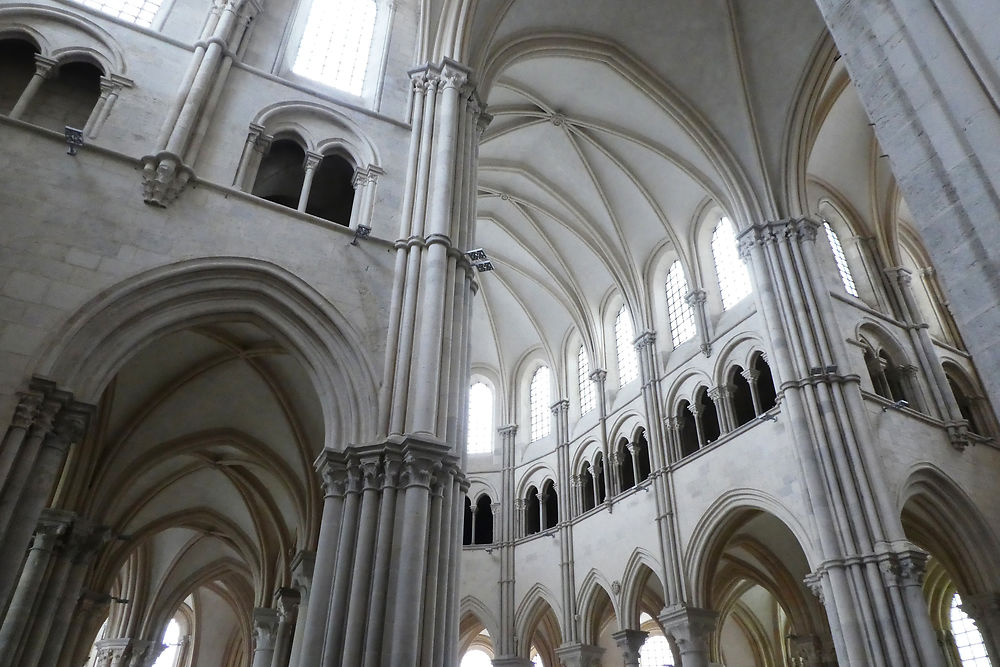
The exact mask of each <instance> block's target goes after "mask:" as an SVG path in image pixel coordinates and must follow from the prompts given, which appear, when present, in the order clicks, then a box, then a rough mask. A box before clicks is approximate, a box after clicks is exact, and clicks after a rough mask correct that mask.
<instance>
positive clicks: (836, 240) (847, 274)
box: [823, 220, 858, 296]
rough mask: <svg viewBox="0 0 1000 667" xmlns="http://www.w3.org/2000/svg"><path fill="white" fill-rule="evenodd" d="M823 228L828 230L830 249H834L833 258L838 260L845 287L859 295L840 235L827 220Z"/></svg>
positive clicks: (838, 268)
mask: <svg viewBox="0 0 1000 667" xmlns="http://www.w3.org/2000/svg"><path fill="white" fill-rule="evenodd" d="M823 229H825V230H826V238H827V240H828V241H830V250H832V251H833V259H834V260H836V262H837V270H838V271H840V280H841V281H842V282H843V283H844V289H845V290H847V293H848V294H850V295H851V296H858V288H857V286H856V285H855V284H854V276H852V275H851V267H849V266H848V265H847V257H846V256H845V255H844V246H842V245H840V237H839V236H837V232H835V231H833V227H831V226H830V223H829V222H827V221H826V220H824V221H823Z"/></svg>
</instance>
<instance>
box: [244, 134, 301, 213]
mask: <svg viewBox="0 0 1000 667" xmlns="http://www.w3.org/2000/svg"><path fill="white" fill-rule="evenodd" d="M305 158H306V152H305V150H304V149H303V148H302V146H300V145H299V143H298V142H297V141H294V140H292V139H276V140H274V141H273V142H272V143H271V149H270V150H269V151H268V152H267V155H265V156H264V157H263V159H262V160H261V162H260V168H259V169H258V170H257V178H256V179H254V182H253V188H252V189H251V193H252V194H254V195H255V196H257V197H260V198H261V199H266V200H267V201H270V202H274V203H275V204H281V205H282V206H287V207H288V208H292V209H294V208H297V207H298V205H299V195H300V194H301V192H302V183H303V181H304V179H305V169H304V168H303V162H304V161H305Z"/></svg>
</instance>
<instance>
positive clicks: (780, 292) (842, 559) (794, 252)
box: [685, 218, 943, 667]
mask: <svg viewBox="0 0 1000 667" xmlns="http://www.w3.org/2000/svg"><path fill="white" fill-rule="evenodd" d="M818 227H819V224H818V223H816V222H814V221H812V220H809V219H804V218H802V219H790V220H780V221H776V222H771V223H762V224H756V225H753V226H751V227H750V228H749V229H747V230H745V231H744V232H742V233H741V234H740V253H741V255H742V256H743V257H744V258H750V260H751V265H752V268H753V272H754V275H755V278H756V280H755V284H756V286H757V291H758V294H759V298H760V304H761V307H762V310H763V313H764V318H765V321H766V324H767V330H768V331H769V333H770V336H771V350H772V351H773V353H774V355H775V356H776V362H777V363H776V364H775V368H776V369H777V370H778V371H779V372H780V373H781V377H780V386H781V389H782V393H783V403H782V405H783V406H784V410H785V412H786V413H787V415H788V419H787V422H788V424H789V428H790V429H791V431H792V441H793V442H794V443H795V444H796V446H797V447H798V448H799V452H798V457H799V459H800V460H801V462H802V466H803V472H804V475H805V488H806V489H807V492H808V494H809V496H810V503H811V506H812V508H813V512H814V514H815V518H816V524H817V527H818V529H819V548H820V550H821V553H822V555H823V558H824V560H823V562H822V564H821V565H820V566H818V567H817V569H816V571H815V572H814V573H813V574H814V577H813V579H812V583H813V587H814V588H818V589H821V590H822V592H823V599H824V600H825V606H826V609H827V615H828V618H829V619H830V625H831V629H832V631H833V636H834V638H835V640H836V641H837V653H838V655H839V656H840V659H841V660H843V661H845V662H849V663H850V664H858V665H869V666H870V667H892V666H894V665H915V666H917V665H919V666H935V667H936V666H939V665H943V656H942V654H941V651H940V650H939V649H938V647H937V645H936V643H935V641H934V633H933V629H932V628H931V625H930V619H929V617H928V614H927V608H926V605H925V604H924V603H923V601H922V599H919V598H920V596H919V595H914V594H913V592H912V590H911V587H910V585H909V584H903V583H900V580H899V579H898V576H897V575H896V574H894V573H897V572H898V573H912V572H914V571H916V569H918V567H919V563H918V558H917V556H916V555H915V554H917V553H919V552H917V551H916V550H915V548H914V547H913V545H912V544H910V543H909V542H907V541H906V538H905V535H904V533H903V528H902V525H901V523H900V520H899V516H898V514H897V513H896V511H895V506H894V503H893V502H892V499H891V498H889V497H888V491H887V490H886V489H885V488H884V485H882V484H880V483H877V481H873V478H878V477H880V476H881V473H880V472H879V471H880V468H881V462H880V461H879V460H878V458H877V456H876V454H875V453H874V451H873V450H872V449H871V448H870V447H868V446H867V444H868V443H871V442H872V441H873V440H874V434H873V433H872V432H871V427H870V425H869V422H868V418H867V413H866V411H865V407H864V403H863V400H862V397H861V391H860V378H859V377H857V376H852V375H843V374H841V373H840V372H839V371H838V369H839V368H841V367H847V366H848V363H847V361H848V355H847V350H846V346H845V344H844V341H843V339H842V337H841V336H839V335H837V333H836V331H837V328H836V319H835V317H834V313H833V305H832V302H831V298H830V294H829V291H828V290H827V289H826V287H825V286H824V282H823V279H822V276H820V275H818V273H817V267H818V266H819V262H817V260H816V256H815V247H814V246H815V240H816V232H817V228H818ZM815 369H822V372H821V373H817V372H816V370H815ZM823 406H832V407H831V408H829V409H824V408H823ZM883 573H890V574H891V575H892V576H889V578H888V579H887V580H883ZM907 576H910V575H907ZM904 579H905V577H904ZM685 666H687V660H686V658H685Z"/></svg>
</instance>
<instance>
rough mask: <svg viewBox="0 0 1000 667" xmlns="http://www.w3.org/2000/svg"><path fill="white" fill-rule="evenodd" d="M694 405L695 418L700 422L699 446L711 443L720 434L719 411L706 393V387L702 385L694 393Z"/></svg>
mask: <svg viewBox="0 0 1000 667" xmlns="http://www.w3.org/2000/svg"><path fill="white" fill-rule="evenodd" d="M694 402H695V405H696V406H698V415H697V416H696V419H697V420H698V421H699V422H700V423H701V437H702V441H701V446H702V447H704V446H705V445H708V444H711V443H713V442H715V441H716V440H718V439H719V436H720V435H722V429H721V428H720V425H719V412H718V409H717V408H716V407H715V401H713V400H712V398H711V396H709V395H708V389H707V388H705V387H702V388H701V389H699V390H698V391H697V392H696V393H695V399H694Z"/></svg>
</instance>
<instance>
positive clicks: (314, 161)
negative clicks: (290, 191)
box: [302, 151, 323, 171]
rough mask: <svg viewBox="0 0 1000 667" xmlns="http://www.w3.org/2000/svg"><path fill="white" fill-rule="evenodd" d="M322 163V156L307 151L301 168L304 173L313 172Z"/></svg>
mask: <svg viewBox="0 0 1000 667" xmlns="http://www.w3.org/2000/svg"><path fill="white" fill-rule="evenodd" d="M322 162H323V156H322V155H321V154H319V153H313V152H311V151H307V152H306V157H305V159H304V160H303V161H302V168H303V169H305V170H306V171H315V169H316V167H318V166H319V165H320V164H321V163H322Z"/></svg>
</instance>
